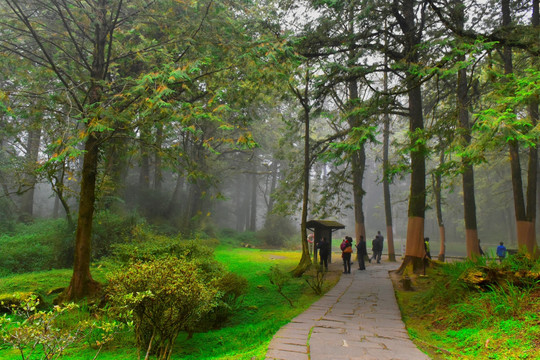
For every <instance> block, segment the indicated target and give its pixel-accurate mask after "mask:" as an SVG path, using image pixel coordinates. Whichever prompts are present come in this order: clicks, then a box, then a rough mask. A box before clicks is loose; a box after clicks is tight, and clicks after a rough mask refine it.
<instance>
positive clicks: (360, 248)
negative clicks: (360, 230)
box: [356, 235, 367, 270]
mask: <svg viewBox="0 0 540 360" xmlns="http://www.w3.org/2000/svg"><path fill="white" fill-rule="evenodd" d="M366 255H367V248H366V242H365V240H364V237H363V236H362V235H360V241H358V244H357V245H356V256H357V257H358V270H366V262H365V257H366Z"/></svg>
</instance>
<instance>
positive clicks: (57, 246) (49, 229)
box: [0, 219, 72, 274]
mask: <svg viewBox="0 0 540 360" xmlns="http://www.w3.org/2000/svg"><path fill="white" fill-rule="evenodd" d="M71 236H72V231H71V230H70V229H69V228H68V226H67V223H66V222H65V221H64V220H62V219H57V220H44V221H36V222H34V223H31V224H17V226H16V230H15V232H14V233H13V234H12V235H11V234H3V235H2V236H0V248H2V256H1V257H0V273H2V274H9V273H25V272H32V271H40V270H49V269H54V268H61V267H65V266H66V265H67V264H66V263H65V262H64V261H63V255H62V254H63V252H64V251H65V250H64V249H65V246H66V242H67V241H66V239H69V238H70V237H71ZM68 265H69V264H68Z"/></svg>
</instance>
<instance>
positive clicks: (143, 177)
mask: <svg viewBox="0 0 540 360" xmlns="http://www.w3.org/2000/svg"><path fill="white" fill-rule="evenodd" d="M149 141H150V133H149V131H148V129H147V128H146V126H143V127H141V135H140V153H141V168H140V172H139V186H140V187H141V189H149V188H150V156H149V153H148V144H149Z"/></svg>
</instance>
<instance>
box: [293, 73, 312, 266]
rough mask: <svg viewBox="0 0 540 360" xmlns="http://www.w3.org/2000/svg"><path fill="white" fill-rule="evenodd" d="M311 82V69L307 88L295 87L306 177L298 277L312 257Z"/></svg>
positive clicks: (309, 264)
mask: <svg viewBox="0 0 540 360" xmlns="http://www.w3.org/2000/svg"><path fill="white" fill-rule="evenodd" d="M309 83H310V74H309V70H308V71H306V78H305V89H304V93H303V94H301V93H300V92H299V91H298V90H297V89H293V92H294V93H295V94H296V96H297V98H298V100H299V101H300V102H301V103H302V108H303V110H304V112H303V114H304V119H303V120H304V169H303V175H302V177H303V179H304V190H303V192H302V221H301V225H300V236H301V241H302V257H301V258H300V262H299V263H298V265H297V266H296V268H295V269H294V270H293V275H294V276H296V277H299V276H301V275H302V274H303V273H304V272H305V271H306V270H307V269H308V268H309V267H310V266H311V258H310V256H309V244H308V241H307V228H306V224H307V216H308V201H309V170H310V168H311V166H310V165H311V162H310V142H309V135H310V129H309V121H310V113H311V106H310V105H309Z"/></svg>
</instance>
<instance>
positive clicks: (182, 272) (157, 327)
mask: <svg viewBox="0 0 540 360" xmlns="http://www.w3.org/2000/svg"><path fill="white" fill-rule="evenodd" d="M203 278H204V276H201V269H199V268H198V267H197V265H196V264H195V263H194V262H191V261H187V260H185V259H178V258H176V257H173V256H169V257H166V258H161V259H155V260H152V261H147V262H142V261H139V262H136V263H133V264H131V265H130V266H129V267H128V268H126V269H124V270H123V271H120V272H117V273H116V274H114V275H113V276H111V278H110V279H109V285H108V294H109V297H110V300H111V304H112V307H113V309H115V310H116V311H117V312H119V313H122V312H123V311H128V312H129V313H130V314H132V316H133V321H134V325H135V336H136V339H137V347H138V348H139V350H142V351H146V353H147V354H149V353H153V354H156V355H157V357H158V358H159V359H169V358H170V356H171V353H172V350H173V344H174V341H175V340H176V338H177V337H178V334H179V333H180V331H182V330H190V329H193V328H195V327H196V324H197V323H198V322H199V321H200V320H201V319H202V318H203V317H204V316H205V315H206V314H208V313H209V312H210V311H211V310H212V309H214V308H215V307H216V306H217V304H218V299H219V298H220V296H222V294H221V293H220V292H219V291H218V287H217V286H216V282H217V281H216V280H217V279H216V280H214V281H211V282H210V283H208V282H206V281H204V280H203Z"/></svg>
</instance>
